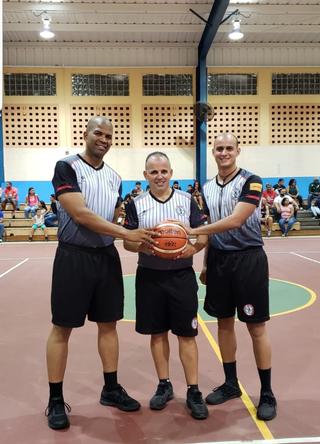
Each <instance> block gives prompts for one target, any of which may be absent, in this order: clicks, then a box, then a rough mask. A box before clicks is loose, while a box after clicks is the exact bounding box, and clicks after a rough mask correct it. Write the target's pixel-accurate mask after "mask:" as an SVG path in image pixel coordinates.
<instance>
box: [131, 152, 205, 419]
mask: <svg viewBox="0 0 320 444" xmlns="http://www.w3.org/2000/svg"><path fill="white" fill-rule="evenodd" d="M144 177H145V179H146V180H147V181H148V183H149V185H150V191H148V192H146V193H144V194H143V195H141V196H138V197H136V198H135V199H133V200H132V201H130V202H129V203H128V205H127V208H126V220H125V227H126V228H128V229H136V228H138V227H143V228H152V227H154V226H156V225H157V224H159V223H161V222H163V221H165V220H167V219H176V220H178V221H180V222H183V223H185V224H187V225H191V226H193V227H196V226H198V225H200V224H202V223H203V221H202V218H201V213H200V211H199V209H198V207H197V205H196V203H195V202H194V199H193V198H192V197H191V196H190V194H188V193H185V192H184V191H180V190H178V189H176V188H170V179H171V177H172V168H171V165H170V161H169V159H168V156H167V155H166V154H165V153H162V152H158V151H157V152H154V153H151V154H149V156H148V157H147V159H146V164H145V171H144ZM206 243H207V236H198V238H197V240H196V242H195V243H194V244H191V243H190V242H189V243H188V245H187V247H186V248H185V250H184V251H183V253H182V254H181V256H180V258H178V259H176V260H173V259H162V258H159V257H157V256H155V255H154V252H153V250H152V249H150V248H149V247H148V246H147V245H145V244H144V243H141V244H137V243H133V242H130V241H127V240H125V242H124V247H125V248H126V249H127V250H129V251H134V252H138V253H139V261H138V268H137V273H136V331H137V332H138V333H141V334H148V335H151V340H150V347H151V353H152V357H153V360H154V364H155V368H156V371H157V375H158V378H159V384H158V387H157V389H156V392H155V394H154V396H153V397H152V398H151V400H150V408H151V409H152V410H162V409H163V408H165V406H166V404H167V402H168V401H169V400H170V399H172V398H173V387H172V384H171V381H170V375H169V355H170V348H169V339H168V332H169V330H171V331H172V333H173V334H175V335H176V336H177V338H178V342H179V356H180V360H181V363H182V366H183V369H184V373H185V378H186V382H187V406H188V408H189V409H190V411H191V415H192V416H193V417H194V418H195V419H206V418H207V416H208V409H207V406H206V404H205V402H204V400H203V398H202V394H201V392H200V391H199V387H198V349H197V343H196V340H195V337H196V335H197V334H198V322H197V310H198V297H197V290H198V285H197V282H196V278H195V273H194V270H193V268H192V256H193V255H194V254H195V253H197V252H198V251H200V250H201V249H202V248H203V247H204V246H205V245H206Z"/></svg>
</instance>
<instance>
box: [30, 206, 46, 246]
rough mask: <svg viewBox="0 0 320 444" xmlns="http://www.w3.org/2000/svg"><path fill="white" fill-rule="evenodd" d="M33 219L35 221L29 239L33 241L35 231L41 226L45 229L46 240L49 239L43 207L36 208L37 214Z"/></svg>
mask: <svg viewBox="0 0 320 444" xmlns="http://www.w3.org/2000/svg"><path fill="white" fill-rule="evenodd" d="M32 221H33V225H32V227H31V232H30V235H29V241H32V239H33V235H34V232H35V231H36V230H37V228H40V229H41V230H42V231H43V233H44V236H45V240H48V232H47V229H46V226H45V224H44V214H43V210H42V209H41V208H38V209H37V210H36V214H35V215H34V216H33V218H32Z"/></svg>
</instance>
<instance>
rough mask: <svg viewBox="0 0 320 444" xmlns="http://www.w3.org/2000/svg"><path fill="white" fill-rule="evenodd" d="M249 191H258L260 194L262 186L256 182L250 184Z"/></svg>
mask: <svg viewBox="0 0 320 444" xmlns="http://www.w3.org/2000/svg"><path fill="white" fill-rule="evenodd" d="M249 189H250V191H258V192H260V191H261V190H262V184H261V183H257V182H253V183H250V188H249Z"/></svg>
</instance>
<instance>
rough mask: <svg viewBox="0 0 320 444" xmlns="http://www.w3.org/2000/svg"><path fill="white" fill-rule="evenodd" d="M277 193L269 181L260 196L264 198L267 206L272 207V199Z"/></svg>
mask: <svg viewBox="0 0 320 444" xmlns="http://www.w3.org/2000/svg"><path fill="white" fill-rule="evenodd" d="M277 196H278V194H277V193H276V192H275V191H274V189H273V188H272V185H271V184H270V183H267V184H266V189H265V190H264V191H263V192H262V197H263V198H264V199H265V200H266V204H267V205H268V207H269V208H272V206H273V201H274V199H275V198H276V197H277Z"/></svg>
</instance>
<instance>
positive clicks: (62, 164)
mask: <svg viewBox="0 0 320 444" xmlns="http://www.w3.org/2000/svg"><path fill="white" fill-rule="evenodd" d="M112 135H113V128H112V124H111V122H110V120H108V119H107V118H105V117H101V116H97V117H94V118H92V119H90V121H89V122H88V125H87V127H86V130H85V132H84V140H85V150H84V152H82V153H81V154H79V155H72V156H68V157H66V158H64V159H62V160H60V161H58V162H57V164H56V167H55V172H54V177H53V181H52V183H53V186H54V190H55V195H56V196H57V198H58V200H59V202H60V205H59V215H58V218H59V229H58V240H59V244H58V248H57V251H56V256H55V261H54V267H53V275H52V292H51V309H52V323H53V327H52V330H51V333H50V335H49V338H48V342H47V368H48V378H49V389H50V396H49V403H48V407H47V410H46V415H47V417H48V426H49V427H50V428H52V429H64V428H67V427H69V425H70V422H69V418H68V415H67V412H70V410H71V409H70V406H69V405H68V404H66V403H65V402H64V397H63V390H62V384H63V379H64V374H65V369H66V363H67V356H68V341H69V337H70V334H71V332H72V329H73V328H77V327H82V326H83V325H84V323H85V319H86V317H88V320H89V321H92V322H96V323H97V326H98V351H99V355H100V358H101V361H102V367H103V376H104V387H103V389H102V393H101V397H100V403H101V404H103V405H107V406H114V407H117V408H119V409H120V410H123V411H127V412H130V411H134V410H138V409H139V408H140V404H139V402H138V401H136V400H135V399H133V398H131V397H130V396H129V395H128V394H127V392H126V391H125V390H124V389H123V387H122V386H121V385H120V384H119V383H118V380H117V367H118V354H119V347H118V336H117V330H116V323H117V321H118V320H119V319H121V318H122V317H123V299H124V297H123V281H122V270H121V264H120V259H119V255H118V252H117V250H116V248H115V246H114V238H115V237H118V238H121V239H125V240H128V241H131V242H139V243H140V242H147V243H148V242H151V243H152V242H153V241H152V240H151V238H150V236H151V234H152V232H150V231H148V230H145V229H137V230H132V231H129V230H126V229H125V228H123V227H121V226H119V225H116V224H115V223H114V221H116V220H117V218H118V212H119V210H120V203H121V178H120V176H119V175H118V174H117V173H116V172H115V171H114V170H113V169H112V168H110V167H109V166H108V165H107V164H106V163H104V161H103V158H104V156H105V155H106V154H107V153H108V151H109V150H110V148H111V145H112ZM84 359H85V357H84Z"/></svg>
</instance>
